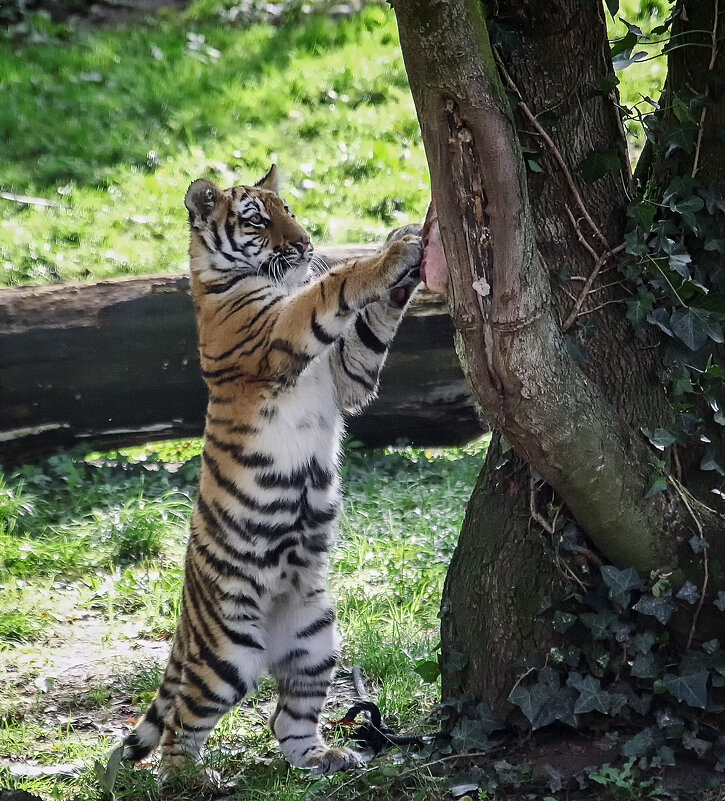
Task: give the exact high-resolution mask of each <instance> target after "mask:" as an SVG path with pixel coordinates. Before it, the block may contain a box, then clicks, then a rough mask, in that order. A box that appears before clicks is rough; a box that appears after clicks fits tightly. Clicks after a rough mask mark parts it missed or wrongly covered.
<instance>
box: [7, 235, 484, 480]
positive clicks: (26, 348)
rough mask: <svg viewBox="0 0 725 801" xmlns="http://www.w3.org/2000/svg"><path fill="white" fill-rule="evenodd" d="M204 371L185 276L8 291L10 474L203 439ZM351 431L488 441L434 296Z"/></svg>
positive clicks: (378, 439)
mask: <svg viewBox="0 0 725 801" xmlns="http://www.w3.org/2000/svg"><path fill="white" fill-rule="evenodd" d="M358 251H360V248H357V250H356V249H355V248H354V247H352V248H347V249H343V252H342V253H340V249H331V250H330V251H327V252H325V256H326V257H327V258H328V259H331V258H332V260H334V258H333V257H334V256H335V254H336V253H337V254H338V255H345V254H347V255H354V254H355V253H357V252H358ZM198 361H199V359H198V350H197V335H196V326H195V322H194V312H193V307H192V303H191V298H190V297H189V294H188V280H187V279H186V277H184V276H157V277H151V278H132V279H123V280H118V281H106V282H102V283H99V284H76V285H63V286H47V287H27V288H19V289H11V290H3V291H0V463H2V464H4V465H5V466H6V467H8V466H10V465H13V464H17V463H19V462H22V461H28V460H31V459H37V458H41V457H44V456H48V455H50V454H52V453H54V452H56V451H58V450H61V449H64V448H68V447H74V446H75V447H79V448H85V449H87V450H92V449H99V448H112V447H122V446H127V445H132V444H138V443H143V442H148V441H151V440H160V439H168V438H172V437H189V436H199V435H201V433H202V431H203V427H204V414H205V411H206V400H207V394H206V388H205V386H204V384H203V382H202V380H201V377H200V372H199V364H198ZM348 430H349V432H350V435H351V436H352V437H354V438H355V439H357V440H359V441H361V442H363V443H364V444H367V445H392V444H395V443H396V442H399V441H406V442H411V443H414V444H417V445H426V446H427V445H431V446H433V445H454V444H462V443H464V442H467V441H469V440H471V439H472V438H474V437H475V436H478V435H479V434H480V433H481V431H482V430H483V429H482V425H481V423H480V421H479V414H478V412H477V408H476V404H475V403H474V401H473V398H472V396H471V393H470V389H469V387H468V385H467V383H466V380H465V378H464V376H463V374H462V372H461V368H460V365H459V364H458V360H457V358H456V354H455V350H454V348H453V329H452V325H451V322H450V319H449V317H448V313H447V310H446V308H445V305H444V304H443V303H442V302H441V301H440V300H439V299H438V298H436V297H435V296H433V295H430V294H429V293H427V292H423V291H422V292H421V293H420V294H419V295H418V296H417V297H416V299H415V300H414V301H413V304H412V305H411V308H410V310H409V311H408V313H407V315H406V318H405V320H404V322H403V324H402V326H401V329H400V331H399V333H398V336H397V338H396V341H395V343H394V346H393V348H392V350H391V353H390V354H389V357H388V361H387V364H386V366H385V368H384V371H383V375H382V379H381V384H380V393H379V396H378V398H377V400H376V401H374V402H373V403H372V404H371V405H370V407H368V409H366V411H365V412H364V413H363V414H362V415H360V416H357V417H352V418H350V420H349V424H348Z"/></svg>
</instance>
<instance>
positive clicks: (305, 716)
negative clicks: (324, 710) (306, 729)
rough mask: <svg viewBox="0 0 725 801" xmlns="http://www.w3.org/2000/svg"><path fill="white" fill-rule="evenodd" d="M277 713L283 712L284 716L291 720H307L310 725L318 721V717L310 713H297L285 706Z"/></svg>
mask: <svg viewBox="0 0 725 801" xmlns="http://www.w3.org/2000/svg"><path fill="white" fill-rule="evenodd" d="M279 711H280V712H284V713H285V715H287V716H288V717H290V718H292V720H298V721H299V720H307V721H309V722H310V723H317V721H318V719H319V715H315V714H313V713H311V712H297V711H296V710H295V709H290V708H289V707H288V706H287V704H282V706H281V707H280V709H279Z"/></svg>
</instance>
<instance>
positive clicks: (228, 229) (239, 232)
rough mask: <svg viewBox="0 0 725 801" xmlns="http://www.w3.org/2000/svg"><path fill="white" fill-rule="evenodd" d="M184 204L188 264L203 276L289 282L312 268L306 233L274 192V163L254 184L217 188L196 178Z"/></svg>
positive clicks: (292, 283) (298, 279)
mask: <svg viewBox="0 0 725 801" xmlns="http://www.w3.org/2000/svg"><path fill="white" fill-rule="evenodd" d="M184 204H185V205H186V208H187V210H188V212H189V226H190V228H191V245H190V249H189V252H190V255H191V269H192V272H196V273H197V275H198V277H199V278H200V279H201V280H202V281H203V282H205V283H206V282H207V281H214V280H216V279H218V278H220V277H221V275H222V274H229V273H249V275H250V276H252V275H258V276H261V277H266V278H269V279H270V280H272V281H274V282H276V283H278V284H283V285H287V286H297V285H299V284H302V283H304V282H305V281H306V280H307V278H308V276H309V271H310V261H311V259H312V253H313V247H312V244H311V242H310V236H309V234H308V233H307V231H305V229H304V228H303V227H302V226H301V225H300V224H299V223H298V222H297V220H296V219H295V217H294V214H292V212H291V211H290V209H289V206H287V204H286V203H285V202H284V200H282V198H281V197H280V196H279V194H278V193H277V167H276V166H275V165H273V166H272V168H271V169H270V171H269V172H268V173H267V174H266V175H265V176H264V178H262V180H261V181H259V182H258V183H257V184H255V185H254V186H233V187H231V189H225V190H221V189H219V187H217V186H216V184H214V183H213V182H212V181H208V180H206V179H205V178H200V179H198V180H196V181H194V183H192V185H191V186H190V187H189V189H188V190H187V192H186V197H185V199H184Z"/></svg>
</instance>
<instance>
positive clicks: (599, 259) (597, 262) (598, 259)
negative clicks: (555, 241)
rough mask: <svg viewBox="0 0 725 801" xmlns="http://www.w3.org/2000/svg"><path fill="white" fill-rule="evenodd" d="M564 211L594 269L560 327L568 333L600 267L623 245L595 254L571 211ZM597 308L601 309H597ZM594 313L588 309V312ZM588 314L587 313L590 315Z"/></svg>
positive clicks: (622, 247)
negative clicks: (592, 262) (590, 258)
mask: <svg viewBox="0 0 725 801" xmlns="http://www.w3.org/2000/svg"><path fill="white" fill-rule="evenodd" d="M564 208H565V209H566V213H567V214H568V215H569V219H570V220H571V223H572V225H573V226H574V230H575V231H576V235H577V237H578V239H579V241H580V242H581V243H582V245H583V246H584V247H585V248H586V249H587V250H588V251H589V253H590V254H591V256H592V258H593V259H594V267H593V268H592V271H591V273H589V276H588V277H587V279H586V281H585V282H584V286H583V287H582V290H581V292H580V293H579V297H578V298H577V299H576V301H575V302H574V307H573V308H572V310H571V311H570V312H569V316H568V317H567V318H566V320H564V324H563V325H562V327H561V330H562V331H568V330H569V329H570V328H571V327H572V326H573V325H574V323H575V322H576V319H577V317H579V314H580V313H581V308H582V306H583V305H584V301H585V300H586V299H587V295H589V293H590V292H591V290H592V284H593V283H594V281H595V280H596V278H597V276H598V275H599V273H600V272H601V269H602V266H603V265H604V264H605V262H607V261H608V260H609V259H611V258H612V257H613V256H616V255H617V253H621V252H622V251H623V250H624V247H625V246H624V243H622V244H620V245H617V247H616V248H611V249H609V250H608V251H607V252H606V253H603V254H602V255H601V256H600V255H598V254H597V252H596V251H595V250H594V248H593V247H592V246H591V245H590V244H589V243H588V242H587V241H586V239H585V238H584V236H583V235H582V232H581V231H580V230H579V224H578V222H577V220H575V219H574V215H573V214H572V213H571V209H570V208H569V207H568V206H565V207H564ZM598 308H601V306H600V307H598ZM591 311H594V310H593V309H590V312H591ZM590 312H589V313H590Z"/></svg>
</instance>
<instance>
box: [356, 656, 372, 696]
mask: <svg viewBox="0 0 725 801" xmlns="http://www.w3.org/2000/svg"><path fill="white" fill-rule="evenodd" d="M352 683H353V684H354V685H355V692H356V693H357V695H358V698H359V699H360V700H361V701H369V700H370V696H369V695H368V691H367V690H366V689H365V682H364V680H363V677H362V668H361V667H360V665H353V666H352Z"/></svg>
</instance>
